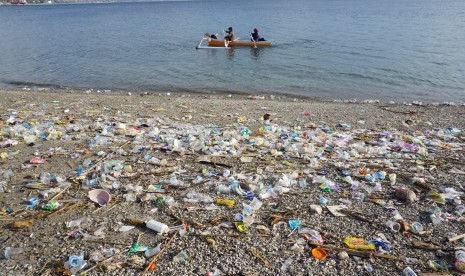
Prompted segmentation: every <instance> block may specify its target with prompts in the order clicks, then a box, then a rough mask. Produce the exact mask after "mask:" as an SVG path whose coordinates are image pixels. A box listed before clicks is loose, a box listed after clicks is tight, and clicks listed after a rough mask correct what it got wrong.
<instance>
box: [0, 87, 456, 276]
mask: <svg viewBox="0 0 465 276" xmlns="http://www.w3.org/2000/svg"><path fill="white" fill-rule="evenodd" d="M464 115H465V107H464V106H454V105H444V104H442V105H431V104H430V105H422V104H386V103H376V102H375V103H341V102H334V101H324V100H315V99H308V98H294V97H292V96H278V95H275V96H269V95H267V96H261V95H257V96H249V95H234V94H233V95H228V94H204V95H203V94H181V93H180V94H170V95H166V94H159V93H153V94H150V93H149V94H144V93H127V92H125V93H113V92H105V93H97V92H96V91H92V92H90V93H83V92H69V93H66V92H63V93H51V92H45V91H0V157H1V158H0V199H1V201H0V202H1V203H0V225H1V228H0V244H1V248H0V250H2V256H3V255H5V254H4V253H3V252H5V250H6V249H7V248H10V249H11V248H22V249H23V250H24V252H21V253H19V254H16V255H13V254H12V255H11V256H6V257H5V256H3V257H0V268H1V269H0V275H71V274H70V269H71V270H72V268H73V267H71V268H69V267H68V268H67V267H66V265H65V263H66V262H67V261H69V258H70V256H79V255H80V254H82V255H83V260H82V261H85V262H86V265H85V266H84V265H83V267H82V268H81V269H80V270H78V272H77V274H79V273H83V272H85V273H86V275H140V274H142V273H143V272H144V271H147V272H146V274H147V275H365V274H369V273H371V274H373V275H401V274H402V271H403V270H404V269H405V268H407V267H410V268H411V269H412V270H413V271H415V272H416V273H418V274H419V275H421V273H439V272H443V271H446V270H447V271H449V273H452V274H456V273H459V272H458V270H459V269H460V268H461V267H462V268H463V265H462V266H460V265H461V263H458V262H457V260H456V258H455V251H454V249H457V248H459V247H465V243H464V239H463V238H461V237H460V236H459V235H461V234H464V233H465V226H464V221H463V217H462V213H463V210H465V207H464V203H463V202H462V201H461V200H463V198H464V197H463V192H464V191H465V190H464V188H465V187H463V184H464V180H465V166H464V161H465V153H464V149H465V130H464V129H465V120H464V119H463V118H464ZM94 189H102V190H105V191H107V192H108V193H109V194H110V195H111V200H110V201H109V202H108V203H107V204H106V205H105V204H104V206H100V205H99V204H97V203H95V202H92V201H91V200H89V195H88V194H89V191H90V190H94ZM34 197H36V198H37V199H38V201H39V203H37V205H35V206H32V207H30V208H28V207H27V205H28V200H30V199H31V198H34ZM217 199H231V200H234V203H235V204H234V205H233V206H224V205H223V204H222V203H221V202H220V201H217ZM53 202H56V204H58V206H56V207H54V208H55V209H53V208H52V209H53V210H51V211H47V210H44V207H46V206H45V204H47V203H53ZM252 202H253V203H252ZM251 204H252V205H251ZM257 204H258V205H257ZM333 206H338V208H340V209H341V210H343V211H342V213H338V212H334V211H333V212H332V211H331V209H332V207H333ZM45 209H47V207H46V208H45ZM344 210H345V211H344ZM461 210H462V211H461ZM149 220H155V221H159V222H162V223H164V224H166V225H167V226H169V227H170V230H169V232H168V233H157V232H156V231H153V230H151V229H148V228H147V227H146V226H145V224H144V223H143V222H146V221H149ZM241 220H242V221H241ZM73 221H74V223H70V222H73ZM137 222H142V223H137ZM387 222H392V223H388V224H389V225H390V226H391V228H390V227H389V226H388V225H387ZM243 225H245V227H246V230H244V229H243V228H241V227H244V226H243ZM412 225H415V226H417V225H421V226H422V229H421V228H414V227H412ZM129 226H134V227H133V228H131V227H129ZM178 226H179V227H178ZM182 226H183V227H184V228H183V227H182ZM397 227H399V228H397ZM293 228H294V229H293ZM180 229H182V230H181V231H180ZM350 237H357V238H360V239H363V241H364V242H361V241H360V240H359V241H358V242H359V243H363V244H364V245H366V248H365V247H364V249H360V248H355V249H350V248H349V246H348V244H347V243H346V242H345V241H347V240H348V239H347V238H350ZM455 237H457V238H455ZM450 239H452V240H450ZM369 241H371V242H370V243H369ZM420 242H421V244H420ZM359 243H357V245H359ZM317 244H319V245H317ZM354 244H355V242H354V243H353V244H352V245H354ZM136 245H138V246H136ZM157 245H162V248H163V249H162V251H160V252H159V253H158V254H156V255H153V256H149V257H147V256H146V255H145V254H146V253H147V249H150V248H154V247H156V246H157ZM144 246H146V247H147V248H144ZM315 247H319V248H323V249H324V251H325V253H326V254H327V256H326V258H323V259H321V260H318V259H317V258H315V256H312V248H315ZM314 252H315V251H314ZM341 252H346V253H347V254H345V253H341ZM147 254H148V253H147ZM315 254H316V253H315ZM7 255H8V254H7ZM154 257H155V260H154V261H153V262H152V260H153V259H154ZM463 262H464V264H465V260H464V261H463ZM81 263H82V262H81ZM151 263H153V264H154V265H150V264H151ZM457 263H458V265H457ZM149 267H150V269H148V268H149ZM457 267H458V268H457ZM463 272H465V268H464V270H463ZM424 275H432V274H424ZM436 275H439V274H436ZM441 275H442V274H441Z"/></svg>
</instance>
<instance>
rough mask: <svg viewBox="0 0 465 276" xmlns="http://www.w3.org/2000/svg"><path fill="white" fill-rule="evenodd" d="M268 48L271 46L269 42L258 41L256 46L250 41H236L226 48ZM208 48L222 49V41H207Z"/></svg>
mask: <svg viewBox="0 0 465 276" xmlns="http://www.w3.org/2000/svg"><path fill="white" fill-rule="evenodd" d="M255 45H257V47H270V46H271V41H258V42H256V44H254V43H253V42H252V41H246V40H242V41H241V40H236V41H231V42H229V44H228V47H255ZM208 46H210V47H224V46H225V45H224V41H223V40H213V39H212V40H210V41H208Z"/></svg>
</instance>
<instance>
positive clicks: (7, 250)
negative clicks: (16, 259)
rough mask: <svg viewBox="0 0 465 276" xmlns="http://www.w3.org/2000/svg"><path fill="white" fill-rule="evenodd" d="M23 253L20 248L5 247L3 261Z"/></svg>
mask: <svg viewBox="0 0 465 276" xmlns="http://www.w3.org/2000/svg"><path fill="white" fill-rule="evenodd" d="M22 253H24V249H23V248H21V247H6V248H5V251H4V253H3V255H4V256H5V259H9V258H10V257H11V256H13V255H19V254H22Z"/></svg>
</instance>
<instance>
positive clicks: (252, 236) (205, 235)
mask: <svg viewBox="0 0 465 276" xmlns="http://www.w3.org/2000/svg"><path fill="white" fill-rule="evenodd" d="M188 236H190V237H232V238H256V237H269V236H270V235H268V234H260V235H243V234H189V235H188Z"/></svg>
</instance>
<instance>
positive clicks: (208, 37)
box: [203, 33, 218, 41]
mask: <svg viewBox="0 0 465 276" xmlns="http://www.w3.org/2000/svg"><path fill="white" fill-rule="evenodd" d="M203 37H204V39H207V40H208V41H210V40H212V39H218V34H210V33H205V34H204V35H203Z"/></svg>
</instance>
